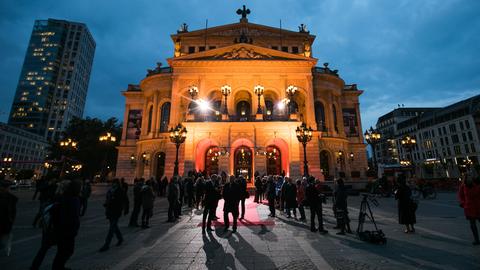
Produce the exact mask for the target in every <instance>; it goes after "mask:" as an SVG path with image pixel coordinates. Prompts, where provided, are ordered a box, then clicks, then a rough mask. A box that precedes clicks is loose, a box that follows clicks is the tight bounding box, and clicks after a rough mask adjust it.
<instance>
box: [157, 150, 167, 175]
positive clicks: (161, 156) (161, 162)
mask: <svg viewBox="0 0 480 270" xmlns="http://www.w3.org/2000/svg"><path fill="white" fill-rule="evenodd" d="M156 161H157V166H156V167H157V168H156V173H155V176H156V178H157V179H159V178H161V177H162V176H163V175H164V174H165V153H164V152H160V153H158V154H157V160H156Z"/></svg>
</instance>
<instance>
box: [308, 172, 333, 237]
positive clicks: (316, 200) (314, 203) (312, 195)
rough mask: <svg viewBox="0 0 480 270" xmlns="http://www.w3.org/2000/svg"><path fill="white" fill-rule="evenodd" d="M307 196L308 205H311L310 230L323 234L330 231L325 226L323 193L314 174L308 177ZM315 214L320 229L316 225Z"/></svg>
mask: <svg viewBox="0 0 480 270" xmlns="http://www.w3.org/2000/svg"><path fill="white" fill-rule="evenodd" d="M305 197H306V200H307V203H308V205H309V206H310V231H312V232H317V231H318V232H320V233H321V234H326V233H328V231H327V230H325V229H324V228H323V213H322V211H323V209H322V194H321V193H320V191H319V189H318V186H316V185H315V178H314V177H313V176H310V177H309V178H308V186H307V188H306V190H305ZM315 215H316V216H317V219H318V224H319V225H318V229H317V228H316V226H315Z"/></svg>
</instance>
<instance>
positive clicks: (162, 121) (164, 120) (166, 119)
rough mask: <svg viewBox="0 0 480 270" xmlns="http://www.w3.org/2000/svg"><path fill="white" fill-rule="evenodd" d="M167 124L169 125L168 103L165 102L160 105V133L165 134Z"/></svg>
mask: <svg viewBox="0 0 480 270" xmlns="http://www.w3.org/2000/svg"><path fill="white" fill-rule="evenodd" d="M168 124H170V102H165V103H163V105H162V117H161V119H160V132H167V131H168Z"/></svg>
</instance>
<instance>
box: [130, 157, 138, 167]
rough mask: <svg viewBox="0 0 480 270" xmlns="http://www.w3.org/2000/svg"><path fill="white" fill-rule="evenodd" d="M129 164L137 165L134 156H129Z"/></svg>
mask: <svg viewBox="0 0 480 270" xmlns="http://www.w3.org/2000/svg"><path fill="white" fill-rule="evenodd" d="M130 164H131V165H132V166H135V165H137V159H136V158H135V154H131V155H130Z"/></svg>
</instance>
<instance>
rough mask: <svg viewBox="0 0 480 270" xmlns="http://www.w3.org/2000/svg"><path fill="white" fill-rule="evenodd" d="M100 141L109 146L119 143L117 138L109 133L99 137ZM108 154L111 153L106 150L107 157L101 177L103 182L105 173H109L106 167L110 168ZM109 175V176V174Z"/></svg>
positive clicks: (105, 156) (104, 160)
mask: <svg viewBox="0 0 480 270" xmlns="http://www.w3.org/2000/svg"><path fill="white" fill-rule="evenodd" d="M98 141H99V142H100V143H105V144H107V145H108V144H110V143H115V142H116V141H117V137H115V136H114V135H112V133H110V132H107V133H106V134H105V135H101V136H100V137H98ZM108 153H109V151H108V149H105V155H104V156H103V166H102V172H101V174H100V177H101V179H102V180H103V178H104V177H105V172H106V171H107V170H106V169H105V167H107V168H108ZM107 175H108V172H107Z"/></svg>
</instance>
